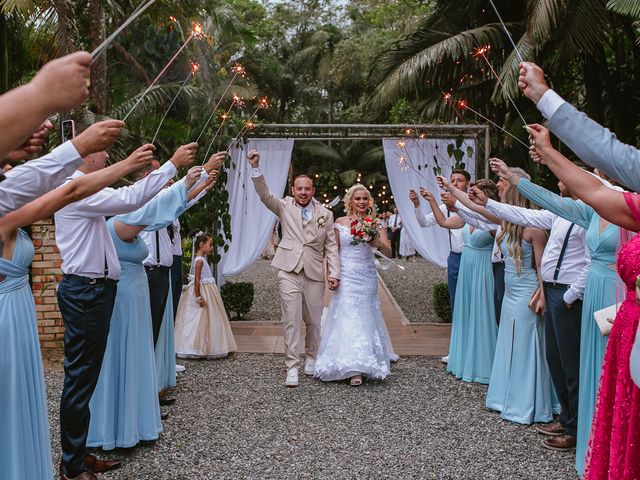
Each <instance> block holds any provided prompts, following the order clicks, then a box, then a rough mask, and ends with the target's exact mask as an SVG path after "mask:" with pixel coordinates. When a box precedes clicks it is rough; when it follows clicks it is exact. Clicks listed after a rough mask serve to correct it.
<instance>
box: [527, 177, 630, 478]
mask: <svg viewBox="0 0 640 480" xmlns="http://www.w3.org/2000/svg"><path fill="white" fill-rule="evenodd" d="M518 190H519V191H520V192H521V193H522V194H523V195H524V196H526V197H528V198H529V199H531V200H532V201H533V202H535V203H536V204H538V205H540V206H541V207H543V208H545V209H547V210H549V211H551V212H553V213H555V214H556V215H558V216H561V217H563V218H565V219H567V220H569V221H571V222H574V223H575V224H576V225H578V226H580V227H582V228H585V229H586V230H587V234H586V236H585V242H586V244H587V248H588V250H589V255H590V256H591V266H590V268H589V273H588V275H587V284H586V287H585V290H584V297H583V301H582V323H581V329H580V387H579V392H578V434H577V444H576V470H577V471H578V474H580V475H582V472H583V470H584V459H585V455H586V453H587V444H588V442H589V435H590V431H591V421H592V419H593V413H594V410H595V402H596V394H597V393H598V383H599V381H600V371H601V370H602V359H603V357H604V352H605V350H606V347H607V340H608V337H603V336H602V335H601V334H600V330H599V329H598V326H597V325H596V322H595V320H594V318H593V313H594V312H596V311H598V310H601V309H603V308H606V307H609V306H611V305H613V304H614V303H616V285H621V283H619V279H618V275H617V273H616V270H615V263H616V249H617V247H618V237H619V228H618V227H617V226H616V225H613V224H609V225H608V226H607V227H606V228H605V229H604V230H603V231H602V232H600V216H599V215H598V214H597V213H596V212H595V211H594V210H593V208H591V207H590V206H589V205H586V204H585V203H583V202H577V201H574V200H572V199H570V198H563V197H560V196H558V195H556V194H554V193H553V192H550V191H548V190H546V189H544V188H542V187H540V186H538V185H535V184H533V183H531V182H529V181H526V180H522V181H521V182H520V183H519V184H518Z"/></svg>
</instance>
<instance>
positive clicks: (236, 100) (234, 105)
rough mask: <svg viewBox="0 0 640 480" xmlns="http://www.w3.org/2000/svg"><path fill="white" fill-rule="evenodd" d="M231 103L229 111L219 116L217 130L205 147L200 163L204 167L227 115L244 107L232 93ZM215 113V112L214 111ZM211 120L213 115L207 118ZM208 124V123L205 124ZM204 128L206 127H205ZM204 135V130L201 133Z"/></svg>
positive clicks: (236, 95)
mask: <svg viewBox="0 0 640 480" xmlns="http://www.w3.org/2000/svg"><path fill="white" fill-rule="evenodd" d="M231 98H232V101H231V106H230V107H229V109H228V110H227V112H226V113H223V114H222V115H221V116H220V125H219V126H218V129H217V130H216V133H215V134H214V135H213V138H212V139H211V141H210V142H209V146H208V147H207V151H206V153H205V154H204V160H203V161H202V164H203V165H204V164H205V163H206V162H207V158H208V157H209V152H210V151H211V148H212V147H213V143H214V142H215V141H216V138H217V137H218V134H219V133H220V131H221V130H222V127H223V125H224V122H225V121H226V120H227V119H228V118H229V114H230V113H231V110H232V109H233V107H236V106H237V107H242V106H243V105H244V100H242V98H241V97H240V95H238V94H237V93H234V94H233V95H232V96H231ZM214 113H215V111H214ZM211 118H213V115H211V116H210V117H209V119H211ZM207 123H208V122H207ZM205 128H206V126H205ZM202 133H204V130H203V132H202ZM202 133H200V136H202ZM200 136H198V139H200ZM197 142H198V140H196V143H197Z"/></svg>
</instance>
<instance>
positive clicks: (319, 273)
mask: <svg viewBox="0 0 640 480" xmlns="http://www.w3.org/2000/svg"><path fill="white" fill-rule="evenodd" d="M247 159H248V160H249V163H250V164H251V179H252V180H253V185H254V187H255V189H256V193H257V194H258V196H259V197H260V200H261V201H262V203H264V205H265V206H266V207H267V208H268V209H269V210H271V211H272V212H273V213H275V214H276V216H277V217H278V218H279V219H280V224H281V225H282V240H281V241H280V244H279V245H278V249H277V251H276V254H275V256H274V257H273V261H272V262H271V266H273V267H275V268H277V269H278V288H279V289H280V303H281V306H282V323H283V324H284V348H285V356H286V360H285V365H286V367H287V379H286V381H285V385H286V386H287V387H297V386H298V368H299V366H300V354H299V349H298V343H299V342H300V329H301V325H302V320H304V323H305V325H306V329H307V333H306V337H305V353H306V362H305V366H304V373H305V374H306V375H313V369H314V366H315V361H316V360H315V359H316V354H317V352H318V345H319V343H320V319H321V317H322V308H323V306H324V278H325V277H324V260H325V258H326V259H327V264H328V270H329V272H328V280H327V282H328V284H329V289H330V290H335V289H336V288H338V287H339V286H340V260H339V258H338V245H337V243H336V236H335V232H334V230H333V213H331V211H330V210H328V209H326V208H325V207H323V206H322V205H321V204H320V203H319V202H317V201H316V200H315V199H314V198H313V194H314V188H313V182H312V181H311V179H310V178H309V177H307V176H306V175H300V176H298V177H296V179H295V180H294V182H293V186H292V187H291V194H292V195H293V198H291V197H285V198H284V199H281V198H278V197H276V196H275V195H274V194H273V193H271V192H270V191H269V187H268V186H267V183H266V182H265V180H264V176H263V175H262V172H261V171H260V168H259V163H260V155H259V154H258V152H257V151H256V150H251V151H250V152H249V153H248V155H247Z"/></svg>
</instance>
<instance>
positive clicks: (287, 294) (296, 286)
mask: <svg viewBox="0 0 640 480" xmlns="http://www.w3.org/2000/svg"><path fill="white" fill-rule="evenodd" d="M278 288H279V289H280V299H281V300H280V303H281V307H282V323H283V324H284V349H285V357H286V358H285V365H286V366H287V369H289V368H292V367H300V353H299V352H300V332H301V329H302V321H303V320H304V323H305V326H306V336H305V354H306V355H307V357H312V358H314V359H315V358H316V354H317V353H318V346H319V344H320V322H321V319H322V308H323V307H324V282H323V281H317V280H312V279H310V278H309V277H307V275H306V274H305V271H304V269H303V270H301V271H300V272H299V273H295V272H285V271H283V270H278Z"/></svg>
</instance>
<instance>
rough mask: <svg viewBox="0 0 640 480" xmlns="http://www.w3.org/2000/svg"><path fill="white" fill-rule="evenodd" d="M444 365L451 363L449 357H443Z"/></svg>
mask: <svg viewBox="0 0 640 480" xmlns="http://www.w3.org/2000/svg"><path fill="white" fill-rule="evenodd" d="M442 363H449V355H447V356H446V357H442Z"/></svg>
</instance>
